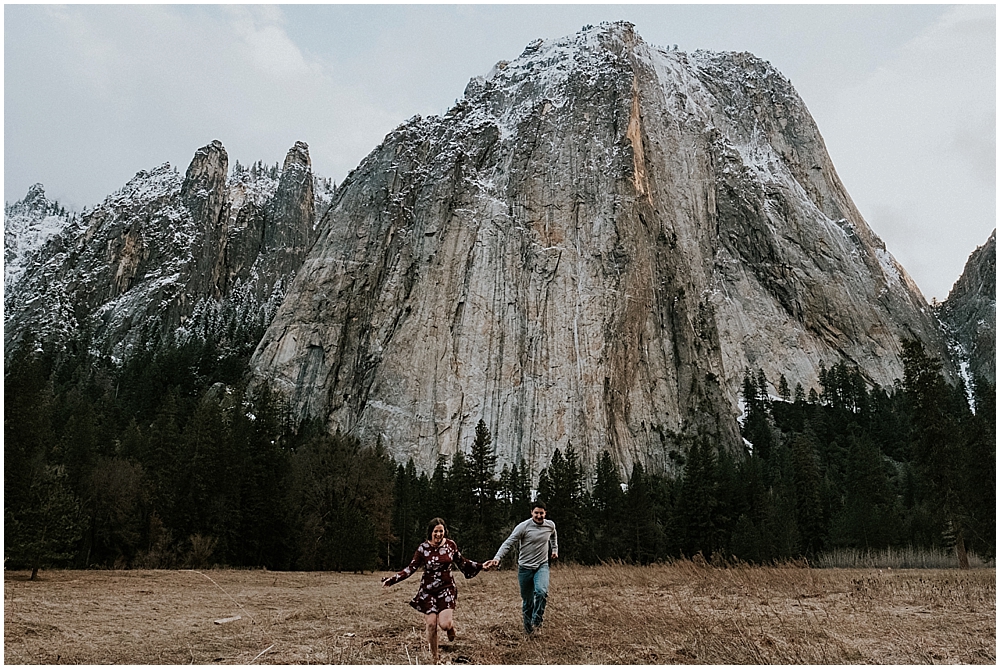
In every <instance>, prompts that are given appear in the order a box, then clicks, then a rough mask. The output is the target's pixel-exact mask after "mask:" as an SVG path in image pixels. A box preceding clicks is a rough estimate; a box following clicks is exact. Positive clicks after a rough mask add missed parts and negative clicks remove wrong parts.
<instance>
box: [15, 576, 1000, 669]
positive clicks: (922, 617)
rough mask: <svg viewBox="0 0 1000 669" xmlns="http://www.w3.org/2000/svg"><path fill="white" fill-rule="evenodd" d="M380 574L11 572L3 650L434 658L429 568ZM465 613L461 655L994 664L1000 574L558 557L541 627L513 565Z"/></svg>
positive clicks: (72, 655) (46, 654) (131, 659)
mask: <svg viewBox="0 0 1000 669" xmlns="http://www.w3.org/2000/svg"><path fill="white" fill-rule="evenodd" d="M382 575H383V574H364V575H358V574H338V573H329V572H312V573H305V572H267V571H237V570H206V571H202V572H193V571H49V572H41V574H40V577H41V579H42V580H40V581H38V582H29V581H28V580H27V576H28V574H27V573H22V572H7V573H6V574H5V578H4V622H5V628H4V653H5V657H4V660H5V662H6V663H7V664H34V663H42V664H56V663H75V664H161V663H166V664H187V663H227V664H249V663H251V662H254V663H256V664H309V663H320V664H415V663H419V664H426V663H428V661H429V654H428V652H427V649H426V647H425V645H424V635H423V625H422V616H420V615H419V614H418V613H416V612H415V611H413V609H411V608H410V607H409V606H407V601H408V600H409V599H410V597H412V595H413V592H414V590H415V588H416V585H417V584H416V578H411V579H409V580H407V581H404V582H403V583H401V584H399V585H397V586H395V587H393V588H391V589H389V590H387V591H386V590H382V589H381V588H380V586H379V577H380V576H382ZM237 615H239V616H242V618H241V619H239V620H237V621H234V622H229V623H225V624H221V625H220V624H215V622H214V621H215V620H219V619H225V618H231V617H234V616H237ZM455 620H456V625H457V627H458V631H459V637H458V640H457V641H456V642H455V643H454V644H451V645H449V644H447V643H446V644H445V646H444V649H443V653H442V658H443V660H444V661H446V662H452V663H463V662H469V663H477V664H635V663H641V664H650V663H660V664H684V663H693V664H758V663H760V664H803V663H808V664H856V663H871V664H874V663H880V664H884V663H889V664H922V663H969V664H977V663H984V664H994V663H995V660H996V572H995V570H994V569H977V570H972V571H964V572H960V571H957V570H905V571H896V570H884V571H880V570H878V569H823V570H819V569H807V568H801V567H793V566H786V567H780V566H779V567H749V566H735V567H729V568H725V569H722V568H716V567H712V566H710V565H705V564H698V563H693V562H679V563H675V564H671V565H654V566H649V567H634V566H625V565H603V566H598V567H577V566H568V567H563V566H556V567H554V568H553V570H552V586H551V591H550V599H549V607H548V610H547V613H546V622H545V627H544V629H543V630H542V634H541V636H540V637H538V638H525V636H524V635H523V634H522V633H521V629H520V600H519V598H518V591H517V581H516V578H515V575H514V574H513V573H512V572H510V571H501V572H498V573H486V574H481V575H480V576H478V577H476V578H475V579H472V580H470V581H466V580H464V579H461V578H459V606H458V611H457V612H456V615H455Z"/></svg>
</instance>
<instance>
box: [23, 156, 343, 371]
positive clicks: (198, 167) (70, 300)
mask: <svg viewBox="0 0 1000 669" xmlns="http://www.w3.org/2000/svg"><path fill="white" fill-rule="evenodd" d="M228 171H229V161H228V156H227V155H226V150H225V149H224V148H223V146H222V144H221V143H220V142H218V141H213V142H212V143H211V144H209V145H208V146H205V147H203V148H201V149H199V150H198V151H197V152H196V153H195V156H194V159H193V160H192V161H191V165H190V167H188V170H187V173H186V174H185V176H184V177H183V178H182V177H181V176H180V175H179V174H178V173H177V172H176V171H175V170H174V169H173V168H171V167H170V166H169V165H166V164H164V165H162V166H160V167H158V168H156V169H154V170H151V171H148V172H146V171H143V172H139V173H138V174H137V175H136V176H135V177H134V178H133V179H132V180H131V181H129V182H128V184H126V185H125V187H124V188H122V189H121V190H120V191H118V192H117V193H115V194H113V195H111V196H110V197H108V198H107V199H106V200H105V201H104V202H103V203H102V204H100V205H98V206H97V207H95V208H93V209H92V210H90V211H89V212H87V213H85V214H83V215H82V216H69V215H62V214H60V213H59V212H58V211H55V212H54V209H55V205H53V204H52V203H50V202H48V200H46V199H45V197H44V191H43V190H42V189H41V186H35V187H33V188H32V189H31V190H30V191H29V192H28V196H27V197H26V198H25V199H24V200H22V201H21V202H19V203H16V204H15V205H12V206H10V207H7V209H6V212H5V213H6V216H5V232H6V234H5V249H4V251H5V259H6V262H7V269H6V272H5V289H6V290H5V295H6V297H5V304H4V307H5V309H4V325H5V329H4V341H5V343H6V344H7V345H8V347H9V346H10V344H12V343H13V342H15V341H17V340H18V339H19V338H20V337H21V336H23V334H24V333H26V332H32V333H33V334H34V335H35V336H36V337H38V338H41V339H44V340H50V341H57V342H58V341H65V340H66V339H68V338H70V337H74V336H79V335H81V334H87V335H89V336H90V337H91V338H92V339H91V341H92V345H93V346H94V347H95V348H96V349H97V350H99V351H101V352H103V353H107V354H111V355H113V356H115V357H118V358H123V357H125V356H127V355H128V353H129V351H130V350H131V349H132V347H133V346H137V345H138V346H144V345H146V344H147V343H148V342H150V341H156V340H158V339H162V338H166V337H172V336H177V337H181V338H183V337H186V336H199V335H201V336H204V335H205V333H206V328H211V329H213V330H214V331H215V332H216V334H218V333H221V332H224V331H227V327H226V326H235V327H232V328H229V329H228V331H230V332H237V334H236V335H234V336H237V337H239V336H243V337H246V336H251V337H253V340H252V341H251V342H250V345H251V346H252V345H253V344H255V343H256V341H257V338H258V337H259V335H260V333H261V332H262V331H263V328H264V327H266V325H267V324H268V323H269V322H270V318H271V317H272V316H273V315H274V312H275V311H276V310H277V306H278V304H279V303H280V301H281V299H282V297H283V296H284V290H285V288H286V287H287V284H288V283H289V282H290V280H291V278H292V276H294V273H295V271H296V270H297V269H298V267H299V265H300V264H301V262H302V259H303V258H304V257H305V253H306V251H307V250H308V248H309V245H310V244H311V243H312V240H313V237H314V236H315V219H316V214H315V212H316V210H317V208H320V207H323V206H324V205H325V204H326V203H327V202H328V201H329V198H330V193H329V184H327V183H325V182H319V185H320V188H319V190H320V191H321V192H320V194H319V195H317V193H316V188H315V184H314V179H313V176H312V172H311V168H310V162H309V153H308V148H307V147H306V145H305V144H303V143H301V142H299V143H296V145H295V146H294V147H293V148H292V149H291V150H290V151H289V152H288V157H287V158H286V159H285V163H284V167H283V168H282V169H281V170H280V173H279V170H278V169H277V168H276V167H275V168H271V169H268V168H266V167H264V166H262V165H255V166H254V167H253V168H251V169H247V168H242V167H240V166H239V165H237V166H236V167H235V168H234V170H233V174H232V175H231V176H230V175H228ZM12 261H13V262H12ZM253 330H256V334H251V331H253ZM222 343H225V342H222Z"/></svg>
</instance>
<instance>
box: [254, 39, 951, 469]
mask: <svg viewBox="0 0 1000 669" xmlns="http://www.w3.org/2000/svg"><path fill="white" fill-rule="evenodd" d="M903 337H905V338H916V339H919V340H921V341H922V342H923V344H924V345H925V347H927V349H928V350H929V352H930V353H931V354H932V355H938V356H940V357H942V358H945V357H946V355H947V350H946V347H945V343H944V340H943V337H942V335H941V333H940V331H939V329H938V326H937V324H936V321H935V318H934V316H933V314H932V313H931V309H930V307H929V306H928V305H927V304H926V302H925V300H924V299H923V297H922V296H921V294H920V292H919V290H918V289H917V288H916V286H915V284H914V283H913V281H912V280H911V279H910V278H909V276H908V275H907V274H906V272H905V270H903V268H902V267H901V266H900V265H899V264H898V263H897V262H896V261H895V260H894V259H893V258H892V256H891V255H890V254H889V253H888V251H887V250H886V248H885V245H884V244H883V243H882V241H881V240H879V239H878V237H877V236H876V235H875V234H874V233H873V232H872V231H871V230H870V229H869V228H868V226H867V224H866V223H865V221H864V220H863V218H862V217H861V215H860V214H859V213H858V211H857V209H856V208H855V206H854V204H853V203H852V202H851V199H850V197H849V196H848V194H847V192H846V190H845V189H844V186H843V185H842V184H841V182H840V179H839V178H838V177H837V174H836V171H835V170H834V167H833V164H832V163H831V161H830V158H829V156H828V155H827V152H826V149H825V147H824V144H823V140H822V138H821V137H820V133H819V131H818V129H817V127H816V124H815V123H814V121H813V119H812V118H811V116H810V115H809V112H808V111H807V109H806V107H805V105H804V104H803V103H802V100H801V99H800V98H799V97H798V95H797V94H796V93H795V90H794V89H793V88H792V86H791V84H790V82H789V81H788V80H787V79H786V78H785V77H783V76H782V75H781V74H780V73H778V72H777V71H776V70H775V69H774V68H773V67H771V66H770V65H769V64H768V63H766V62H764V61H762V60H760V59H758V58H756V57H754V56H752V55H750V54H747V53H709V52H702V51H698V52H695V53H684V52H680V51H676V50H665V49H661V48H658V47H655V46H652V45H649V44H647V43H645V42H644V41H643V40H642V39H641V38H640V37H639V36H638V35H637V34H636V33H635V31H634V30H633V26H632V25H631V24H628V23H616V24H604V25H601V26H598V27H588V28H585V29H584V30H583V31H582V32H580V33H578V34H576V35H573V36H571V37H567V38H563V39H556V40H537V41H535V42H532V43H531V44H529V45H528V47H527V48H526V49H525V50H524V52H523V53H522V54H521V55H520V56H519V57H518V58H517V59H515V60H513V61H511V62H505V61H501V62H499V63H497V65H496V66H495V67H494V68H493V69H492V70H491V71H490V72H489V73H488V74H487V75H486V76H483V77H477V78H475V79H473V80H472V81H470V82H469V85H468V86H467V88H466V90H465V95H464V98H463V99H462V100H461V101H459V102H458V103H457V104H456V106H455V107H454V108H452V109H451V110H450V111H449V112H448V113H447V114H445V115H444V116H442V117H431V118H420V117H415V118H413V119H411V120H409V121H408V122H406V123H404V124H403V125H401V126H400V127H399V128H397V129H396V130H395V131H394V132H392V133H391V134H389V135H388V136H387V137H386V138H385V140H384V141H383V143H382V144H381V145H380V146H378V147H377V148H376V149H375V150H374V151H373V152H372V153H371V154H370V155H369V156H368V157H367V158H366V159H365V160H364V161H363V162H362V163H361V165H360V166H359V167H358V168H357V169H356V170H354V171H353V172H352V173H351V174H350V175H349V176H348V178H347V179H346V180H345V181H344V183H343V184H342V185H341V186H340V187H339V188H338V189H337V191H336V193H335V195H334V199H333V201H332V204H331V208H330V210H329V212H328V213H327V215H326V216H325V217H324V220H323V221H322V224H321V228H320V230H319V232H318V236H317V241H316V243H315V244H314V246H313V247H312V249H311V251H310V252H309V254H308V256H307V257H306V259H305V262H304V264H303V265H302V267H301V269H300V270H299V272H298V273H297V276H296V278H295V281H294V282H293V283H292V285H291V287H290V288H289V291H288V293H287V296H286V298H285V300H284V302H283V303H282V305H281V307H280V308H279V310H278V312H277V314H276V316H275V318H274V320H273V322H272V323H271V325H270V327H269V328H268V330H267V331H266V334H265V335H264V337H263V339H262V340H261V342H260V344H259V346H258V348H257V350H256V352H255V354H254V357H253V359H252V361H251V367H252V372H253V374H254V375H255V376H256V378H257V379H258V381H259V382H263V383H268V384H271V385H273V386H275V387H276V388H278V389H280V390H282V391H283V392H284V393H285V394H286V395H287V396H288V398H289V399H290V402H291V406H292V409H293V412H294V413H295V414H296V415H297V416H298V417H306V416H314V417H320V418H322V419H324V420H326V421H327V423H328V426H329V429H330V430H340V431H342V432H348V433H351V434H355V435H357V436H359V437H361V438H362V439H364V440H369V441H374V440H375V439H376V438H380V439H381V440H382V442H383V443H384V444H385V445H386V446H387V447H388V449H389V450H390V452H391V453H392V454H393V455H394V456H395V457H397V458H401V459H402V460H404V461H405V459H406V458H408V457H413V458H414V460H415V461H416V463H417V465H418V466H419V467H421V468H423V469H431V468H433V467H434V464H435V462H436V460H437V458H438V456H439V455H442V454H443V455H450V454H452V453H454V452H456V451H457V450H460V449H462V448H463V447H464V445H465V444H467V443H468V442H469V441H471V439H472V437H473V433H474V429H475V425H476V423H477V421H478V420H479V419H480V418H482V419H484V420H485V421H486V423H487V425H488V426H489V428H490V430H491V432H492V433H493V436H494V443H495V444H496V445H497V448H498V455H499V456H500V458H501V461H506V462H517V461H518V460H520V459H521V458H524V459H525V460H526V462H527V463H528V464H529V466H531V467H532V468H533V470H534V471H538V469H539V467H540V466H541V465H544V464H545V463H547V462H548V461H549V458H550V456H551V454H552V453H553V451H554V450H555V449H557V448H558V449H563V450H565V449H566V448H568V447H569V446H570V445H572V446H573V447H574V448H575V449H576V451H577V453H580V454H581V456H582V457H583V459H584V462H586V463H588V464H590V465H593V463H594V460H595V459H596V457H597V456H598V454H599V453H600V451H602V450H604V449H608V450H609V451H610V452H611V453H612V454H613V456H614V457H615V459H616V460H617V462H618V463H619V465H620V466H622V467H623V468H624V471H629V470H630V468H631V464H632V463H633V462H643V463H645V464H647V465H649V466H653V467H656V468H658V469H664V468H669V467H670V466H671V463H672V462H673V461H674V460H675V458H674V457H673V456H675V455H676V453H677V452H678V451H682V450H683V449H684V448H685V446H684V444H685V440H689V439H690V438H691V437H692V436H693V435H696V434H701V435H703V436H705V437H709V438H712V439H713V440H716V441H717V442H720V443H724V444H728V445H729V446H730V447H731V448H738V447H740V445H741V442H740V438H739V428H738V423H737V419H738V416H739V414H740V409H739V390H740V385H741V380H742V378H743V375H744V373H745V371H746V370H747V369H748V368H750V369H753V370H757V369H762V370H763V371H764V372H765V374H766V376H767V378H768V379H769V380H770V383H771V385H772V386H776V385H777V381H778V379H779V377H780V375H782V374H783V375H784V376H785V377H786V379H787V381H788V383H789V384H791V386H792V387H794V386H795V384H796V383H800V384H802V386H803V387H804V388H805V389H809V388H811V387H818V385H819V384H818V377H819V371H820V369H821V367H822V366H823V365H826V366H827V367H829V366H832V365H833V364H836V363H840V362H846V363H849V364H853V365H856V366H857V367H858V368H859V369H860V370H861V372H862V374H864V375H865V377H866V378H867V379H868V380H869V381H870V382H872V383H880V384H889V383H891V382H892V381H893V380H894V379H896V378H900V377H901V376H902V369H903V368H902V363H901V361H900V338H903ZM775 394H777V393H776V392H775Z"/></svg>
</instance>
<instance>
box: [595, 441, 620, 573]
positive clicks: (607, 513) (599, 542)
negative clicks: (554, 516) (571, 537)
mask: <svg viewBox="0 0 1000 669" xmlns="http://www.w3.org/2000/svg"><path fill="white" fill-rule="evenodd" d="M624 507H625V493H624V491H622V484H621V477H620V476H619V475H618V466H617V465H615V463H614V461H613V460H612V459H611V453H609V452H608V451H606V450H605V451H601V455H600V457H599V458H598V460H597V469H596V473H595V478H594V488H593V491H592V492H591V508H592V513H591V522H590V523H588V526H589V527H590V529H591V532H590V542H591V545H592V547H593V548H592V549H591V551H590V552H591V553H592V555H593V557H594V559H596V560H598V561H606V560H611V559H615V558H620V557H621V551H620V548H621V542H622V537H623V531H622V529H623V528H622V524H623V521H624V518H625V508H624Z"/></svg>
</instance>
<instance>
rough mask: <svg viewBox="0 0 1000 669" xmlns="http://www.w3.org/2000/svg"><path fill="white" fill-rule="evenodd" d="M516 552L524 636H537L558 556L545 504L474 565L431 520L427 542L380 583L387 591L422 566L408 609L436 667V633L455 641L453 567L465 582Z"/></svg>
mask: <svg viewBox="0 0 1000 669" xmlns="http://www.w3.org/2000/svg"><path fill="white" fill-rule="evenodd" d="M515 544H516V545H517V547H518V558H517V580H518V584H519V586H520V589H521V615H522V618H523V622H524V631H525V632H526V633H527V634H533V633H535V632H536V631H537V630H538V628H539V627H541V625H542V616H543V614H544V613H545V602H546V600H547V598H548V593H549V559H550V557H551V558H552V559H555V558H557V557H559V543H558V541H557V539H556V524H555V523H554V522H552V521H551V520H548V519H546V518H545V504H543V503H542V502H540V501H536V502H534V503H533V504H532V507H531V518H528V519H527V520H525V521H524V522H522V523H520V524H518V525H517V527H515V528H514V531H513V532H511V533H510V536H509V537H507V540H506V541H504V542H503V544H502V545H501V546H500V548H499V549H498V550H497V554H496V555H495V556H494V557H493V559H492V560H487V561H486V562H474V561H472V560H469V559H467V558H465V557H464V556H463V555H462V554H461V552H459V550H458V546H457V545H456V544H455V542H454V541H452V540H451V539H450V538H449V537H448V526H447V525H446V524H445V522H444V521H443V520H442V519H440V518H433V519H431V521H430V524H429V525H428V527H427V540H426V541H424V542H423V543H422V544H420V546H418V547H417V551H416V552H415V553H414V554H413V560H412V561H411V562H410V564H408V565H407V566H406V567H404V568H403V570H402V571H399V572H397V573H396V574H394V575H392V576H388V577H386V578H383V579H382V587H383V588H388V587H389V586H391V585H393V584H394V583H398V582H399V581H402V580H403V579H405V578H407V577H408V576H410V575H411V574H413V572H415V571H416V570H417V569H419V568H420V567H423V568H424V574H423V577H422V578H421V579H420V589H419V590H417V594H416V596H414V598H413V599H412V600H410V606H412V607H413V608H415V609H416V610H417V611H420V612H421V613H423V614H424V623H425V625H426V628H427V642H428V644H430V648H431V655H432V656H433V658H434V661H435V662H438V661H439V660H440V654H439V652H438V628H439V627H440V628H441V629H442V630H444V631H445V633H446V634H447V635H448V640H449V641H454V639H455V623H454V621H453V620H452V612H453V611H454V609H455V604H456V603H457V602H458V588H457V587H456V585H455V579H453V578H452V575H451V570H452V568H453V567H454V568H457V569H458V570H460V571H461V572H462V574H463V575H464V576H465V578H472V577H473V576H475V575H476V574H478V573H479V572H480V571H484V570H485V571H490V570H492V569H498V568H499V567H500V560H502V559H503V557H504V556H505V555H506V554H507V552H508V551H509V550H510V549H511V548H512V547H513V546H514V545H515Z"/></svg>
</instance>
